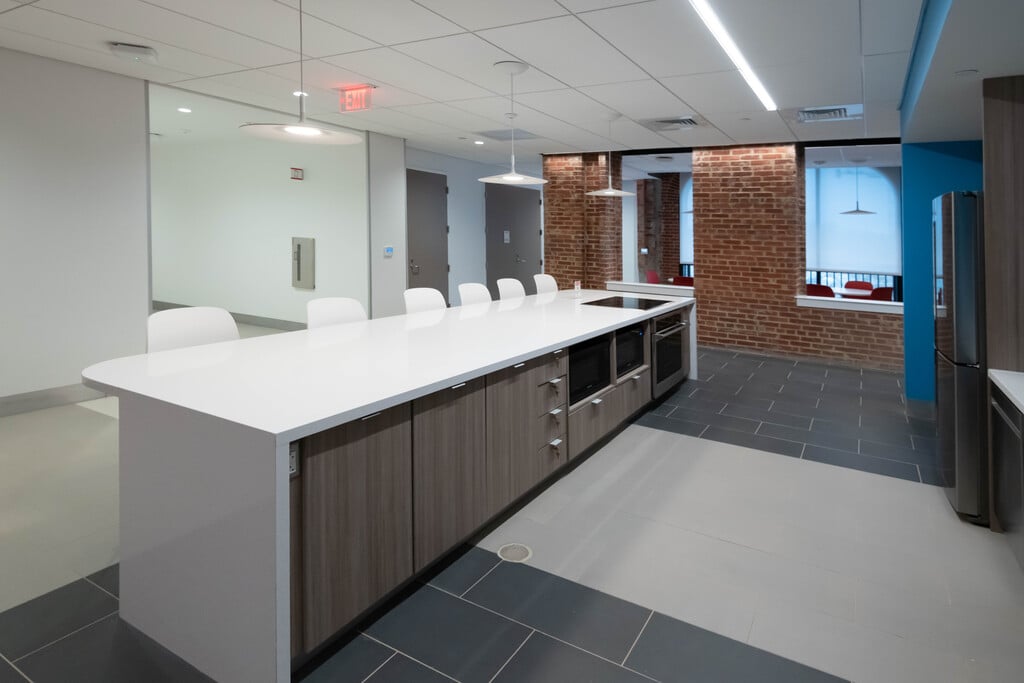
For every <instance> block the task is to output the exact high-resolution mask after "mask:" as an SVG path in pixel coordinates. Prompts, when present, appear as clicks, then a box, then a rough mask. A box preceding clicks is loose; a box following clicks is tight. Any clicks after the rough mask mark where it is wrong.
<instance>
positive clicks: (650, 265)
mask: <svg viewBox="0 0 1024 683" xmlns="http://www.w3.org/2000/svg"><path fill="white" fill-rule="evenodd" d="M636 241H637V252H636V253H637V257H636V262H637V268H638V269H639V271H640V282H647V271H648V270H654V271H660V269H661V256H660V254H661V180H659V179H657V178H651V179H647V180H638V181H636ZM645 249H646V250H647V253H646V254H644V250H645Z"/></svg>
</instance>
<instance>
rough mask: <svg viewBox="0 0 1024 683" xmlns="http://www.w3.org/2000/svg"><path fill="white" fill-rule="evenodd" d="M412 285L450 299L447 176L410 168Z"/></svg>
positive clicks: (410, 280) (409, 236)
mask: <svg viewBox="0 0 1024 683" xmlns="http://www.w3.org/2000/svg"><path fill="white" fill-rule="evenodd" d="M405 173H406V185H405V186H406V203H407V209H408V213H407V215H408V219H407V226H408V227H407V232H408V239H409V287H410V288H411V287H433V288H434V289H436V290H438V291H439V292H441V294H443V295H444V300H445V301H449V299H448V178H447V177H446V176H443V175H441V174H439V173H427V172H426V171H413V170H407V171H406V172H405Z"/></svg>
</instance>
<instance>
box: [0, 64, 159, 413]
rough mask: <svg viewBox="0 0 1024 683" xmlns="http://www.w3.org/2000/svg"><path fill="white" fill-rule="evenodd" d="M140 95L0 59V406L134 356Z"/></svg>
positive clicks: (140, 327) (143, 238)
mask: <svg viewBox="0 0 1024 683" xmlns="http://www.w3.org/2000/svg"><path fill="white" fill-rule="evenodd" d="M146 116H147V114H146V85H145V83H144V82H143V81H140V80H137V79H133V78H126V77H124V76H117V75H114V74H111V73H106V72H102V71H96V70H93V69H89V68H86V67H82V66H77V65H73V64H67V63H64V62H58V61H54V60H50V59H45V58H42V57H36V56H33V55H27V54H24V53H20V52H12V51H9V50H4V49H0V291H2V293H3V294H2V296H0V321H2V323H0V325H2V327H3V334H2V335H0V396H9V395H12V394H20V393H24V392H28V391H36V390H40V389H47V388H51V387H57V386H64V385H68V384H76V383H78V382H80V381H81V371H82V369H83V368H85V367H86V366H88V365H91V364H93V363H96V362H98V361H102V360H106V359H109V358H115V357H118V356H125V355H129V354H133V353H141V352H143V351H145V345H146V316H147V315H148V313H149V271H148V258H149V256H148V254H149V252H148V250H149V226H148V212H147V174H148V168H147V160H146V129H147V124H146Z"/></svg>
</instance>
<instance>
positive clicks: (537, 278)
mask: <svg viewBox="0 0 1024 683" xmlns="http://www.w3.org/2000/svg"><path fill="white" fill-rule="evenodd" d="M533 281H534V282H535V283H536V284H537V293H538V294H547V293H548V292H557V291H558V283H557V282H555V278H553V277H551V276H550V275H548V274H547V273H537V274H536V275H534V276H533Z"/></svg>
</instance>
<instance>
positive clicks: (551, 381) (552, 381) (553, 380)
mask: <svg viewBox="0 0 1024 683" xmlns="http://www.w3.org/2000/svg"><path fill="white" fill-rule="evenodd" d="M561 381H562V378H561V377H556V378H554V379H549V380H548V384H551V385H555V384H558V383H559V382H561Z"/></svg>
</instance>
